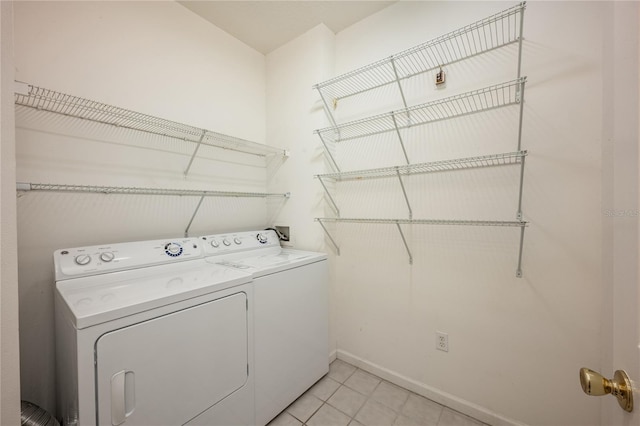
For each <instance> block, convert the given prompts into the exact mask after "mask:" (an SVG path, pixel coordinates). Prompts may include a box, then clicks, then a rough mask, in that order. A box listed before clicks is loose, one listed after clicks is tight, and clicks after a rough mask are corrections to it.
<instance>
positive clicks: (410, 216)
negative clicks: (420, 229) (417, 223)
mask: <svg viewBox="0 0 640 426" xmlns="http://www.w3.org/2000/svg"><path fill="white" fill-rule="evenodd" d="M396 176H398V181H399V182H400V187H401V188H402V195H404V201H405V202H406V203H407V209H409V219H413V210H411V203H409V197H407V191H406V190H405V188H404V182H402V177H401V176H400V170H398V168H397V167H396Z"/></svg>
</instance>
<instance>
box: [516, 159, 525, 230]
mask: <svg viewBox="0 0 640 426" xmlns="http://www.w3.org/2000/svg"><path fill="white" fill-rule="evenodd" d="M524 154H525V155H523V156H522V157H520V190H519V191H520V192H519V193H518V212H517V213H516V219H518V220H522V187H523V185H524V159H525V158H526V151H525V152H524Z"/></svg>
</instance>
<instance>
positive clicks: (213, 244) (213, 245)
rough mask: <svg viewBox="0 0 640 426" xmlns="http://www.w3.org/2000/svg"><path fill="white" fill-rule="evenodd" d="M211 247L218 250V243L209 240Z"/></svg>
mask: <svg viewBox="0 0 640 426" xmlns="http://www.w3.org/2000/svg"><path fill="white" fill-rule="evenodd" d="M211 247H213V248H218V247H220V243H219V242H218V241H216V240H211Z"/></svg>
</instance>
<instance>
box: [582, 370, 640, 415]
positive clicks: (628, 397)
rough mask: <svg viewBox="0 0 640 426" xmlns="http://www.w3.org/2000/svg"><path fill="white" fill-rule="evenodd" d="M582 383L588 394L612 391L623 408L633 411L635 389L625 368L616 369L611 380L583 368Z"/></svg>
mask: <svg viewBox="0 0 640 426" xmlns="http://www.w3.org/2000/svg"><path fill="white" fill-rule="evenodd" d="M580 384H581V385H582V390H583V391H584V393H586V394H587V395H593V396H600V395H606V394H609V393H610V394H611V395H613V396H615V397H616V398H618V404H620V407H622V409H623V410H625V411H628V412H632V411H633V389H632V387H631V380H629V376H628V375H627V373H625V372H624V370H616V372H615V373H614V374H613V379H611V380H609V379H607V378H605V377H604V376H603V375H602V374H600V373H598V372H595V371H593V370H590V369H588V368H581V369H580Z"/></svg>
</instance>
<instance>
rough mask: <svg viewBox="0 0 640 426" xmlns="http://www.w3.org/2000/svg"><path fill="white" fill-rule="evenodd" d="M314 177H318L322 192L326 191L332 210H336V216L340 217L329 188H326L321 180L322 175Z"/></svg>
mask: <svg viewBox="0 0 640 426" xmlns="http://www.w3.org/2000/svg"><path fill="white" fill-rule="evenodd" d="M316 177H317V178H318V180H319V181H320V184H321V185H322V187H323V188H324V192H326V194H327V197H329V201H331V206H332V207H333V210H334V211H335V212H336V216H338V217H340V209H339V208H338V205H337V204H336V202H335V200H334V199H333V197H332V196H331V193H330V192H329V189H327V186H326V185H325V184H324V181H323V180H322V176H316Z"/></svg>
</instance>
